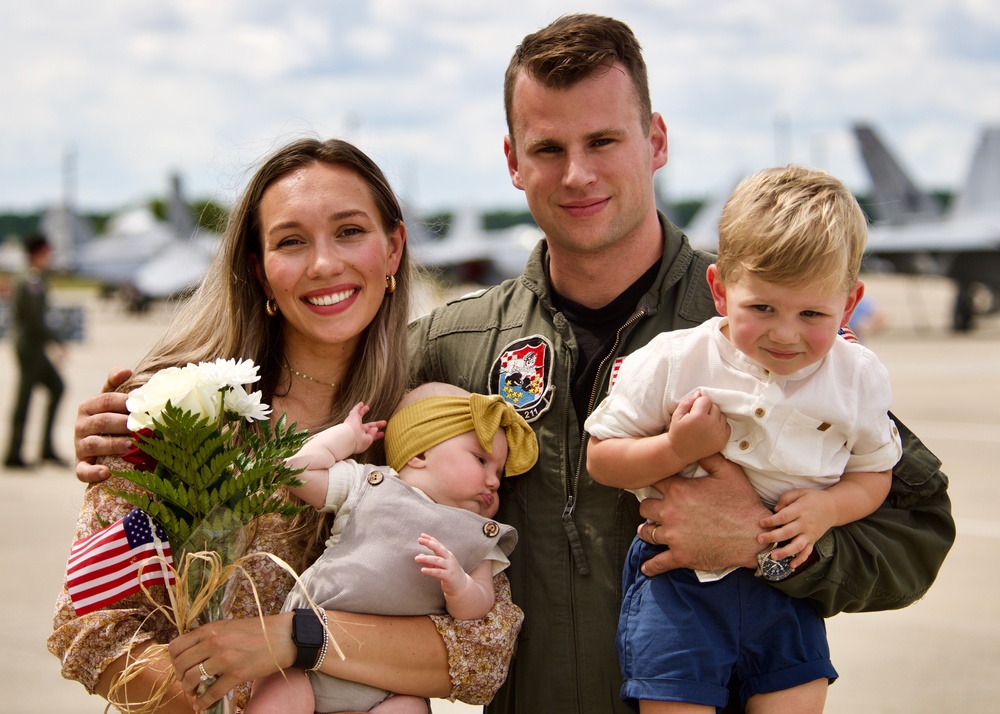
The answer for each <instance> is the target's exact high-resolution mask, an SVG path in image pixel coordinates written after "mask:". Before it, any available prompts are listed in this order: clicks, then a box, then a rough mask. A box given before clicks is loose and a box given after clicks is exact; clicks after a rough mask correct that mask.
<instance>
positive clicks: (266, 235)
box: [259, 162, 406, 351]
mask: <svg viewBox="0 0 1000 714" xmlns="http://www.w3.org/2000/svg"><path fill="white" fill-rule="evenodd" d="M259 215H260V229H261V241H262V253H263V265H262V268H263V271H262V272H263V275H262V278H263V283H264V290H265V292H266V293H267V295H268V296H269V297H272V298H274V300H275V301H276V302H277V304H278V309H279V310H280V312H281V314H282V316H283V317H284V319H285V321H286V322H285V329H286V337H287V338H290V339H293V340H296V341H298V340H300V339H302V338H304V339H305V340H306V341H314V342H319V343H323V344H337V345H342V346H345V347H348V348H349V349H350V350H351V351H353V348H354V346H355V345H356V344H357V342H358V339H359V337H360V335H361V334H362V333H363V332H364V330H365V329H366V328H367V327H368V325H370V324H371V322H372V320H373V319H374V318H375V315H376V313H377V312H378V309H379V306H381V304H382V300H383V299H384V297H385V289H386V288H385V278H386V276H387V275H390V274H392V273H395V272H396V270H397V269H398V267H399V262H400V258H401V255H402V249H403V243H404V241H405V236H406V233H405V229H404V228H403V226H402V225H400V226H399V227H397V228H396V229H395V230H394V231H392V232H391V233H388V234H387V233H386V231H385V228H384V226H383V225H382V221H381V219H380V216H379V212H378V209H377V208H376V205H375V202H374V200H373V198H372V195H371V191H370V189H369V188H368V186H367V184H366V183H365V182H364V180H363V179H362V178H361V177H360V176H358V175H357V174H356V173H354V172H353V171H351V170H349V169H345V168H342V167H339V166H333V165H329V164H324V163H320V162H316V163H312V164H309V165H307V166H304V167H302V168H299V169H296V170H294V171H292V172H291V173H288V174H286V175H285V176H282V177H281V178H280V179H278V180H276V181H275V182H274V183H272V184H271V185H270V186H268V188H267V190H266V191H265V192H264V195H263V198H262V199H261V202H260V208H259Z"/></svg>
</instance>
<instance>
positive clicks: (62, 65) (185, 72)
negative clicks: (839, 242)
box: [0, 0, 1000, 211]
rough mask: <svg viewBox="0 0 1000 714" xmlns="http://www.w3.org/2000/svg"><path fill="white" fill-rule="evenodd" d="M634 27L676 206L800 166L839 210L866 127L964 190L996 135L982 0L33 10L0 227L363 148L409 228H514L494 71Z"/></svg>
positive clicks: (266, 3)
mask: <svg viewBox="0 0 1000 714" xmlns="http://www.w3.org/2000/svg"><path fill="white" fill-rule="evenodd" d="M578 11H590V12H599V13H602V14H609V15H613V16H615V17H618V18H620V19H622V20H624V21H626V22H627V23H629V24H630V25H631V26H632V28H633V29H634V30H635V32H636V34H637V36H638V38H639V40H640V42H641V43H642V45H643V47H644V50H645V55H646V61H647V63H648V64H649V67H650V81H651V90H652V95H653V107H654V110H657V111H660V112H661V113H662V114H663V115H664V117H665V119H666V122H667V125H668V129H669V137H670V163H669V164H668V166H667V167H666V168H665V169H664V170H663V171H662V174H663V176H662V178H663V179H664V180H665V186H666V190H667V192H668V193H669V195H670V196H671V197H673V198H689V197H702V196H705V195H709V194H712V193H715V192H718V191H723V190H726V189H727V188H728V187H729V185H730V184H731V183H732V181H733V180H734V179H735V178H736V177H737V176H739V175H743V174H745V173H748V172H750V171H753V170H755V169H757V168H760V167H763V166H767V165H773V164H774V163H778V162H780V163H786V162H788V161H796V162H800V163H809V164H813V165H818V166H821V167H823V168H826V169H828V170H830V171H832V172H834V173H836V174H838V175H839V176H841V177H842V178H843V179H844V180H845V181H847V182H848V184H849V185H850V186H851V187H852V188H854V189H855V190H859V191H863V190H865V189H866V188H867V185H868V181H867V178H866V175H865V173H864V171H863V169H862V167H861V164H860V160H859V158H858V154H857V150H856V148H855V145H854V142H853V140H852V138H851V134H850V132H849V127H850V125H851V123H852V122H853V121H856V120H864V121H867V122H870V123H872V124H874V125H875V126H876V127H877V128H878V129H879V130H880V131H881V133H882V134H883V135H884V137H885V138H886V140H887V143H888V144H889V145H890V148H891V149H892V150H893V151H894V152H895V153H896V154H897V156H898V157H899V158H900V159H901V160H902V163H903V164H904V166H905V167H906V168H907V169H909V170H910V172H911V173H912V174H913V176H914V178H915V179H916V180H917V181H918V182H920V183H921V184H923V185H925V186H932V187H943V188H955V187H957V186H959V185H960V184H961V182H962V180H963V178H964V174H965V171H966V168H967V165H968V162H969V157H970V154H971V152H972V150H973V147H974V145H975V142H976V140H977V138H978V134H979V131H980V130H981V128H982V126H983V125H984V124H986V123H1000V4H998V3H997V2H996V0H918V1H916V2H915V1H914V0H829V1H828V2H807V1H806V0H659V1H656V0H610V1H607V2H593V1H586V0H577V1H575V2H571V1H569V0H505V2H489V3H487V2H475V1H474V0H369V1H367V2H366V1H365V0H158V1H157V2H150V1H148V0H87V1H86V2H80V1H79V0H31V2H21V3H8V4H7V5H6V6H5V8H4V14H3V19H2V21H0V88H2V90H0V98H2V99H0V101H2V103H3V104H2V106H3V111H2V112H0V210H32V209H36V208H40V207H44V206H47V205H50V204H52V203H55V202H58V201H59V200H60V199H61V198H62V195H63V192H64V185H67V183H66V182H64V180H63V176H64V172H63V169H62V167H63V166H64V165H65V164H66V162H65V161H64V158H65V157H66V156H67V155H68V156H71V157H72V161H71V163H72V165H74V166H75V170H74V171H73V172H71V174H70V175H72V176H73V177H74V178H73V180H72V181H70V182H68V185H69V186H70V189H71V195H72V198H73V201H74V203H75V204H76V205H77V206H79V207H81V208H83V209H84V210H110V209H114V208H119V207H123V206H126V205H129V204H131V203H135V202H139V201H142V200H145V199H147V198H149V197H153V196H162V195H164V194H165V192H166V187H167V185H168V176H169V174H170V173H171V172H178V173H179V174H180V175H181V176H182V177H183V180H184V186H185V192H186V194H187V195H188V196H189V197H191V198H213V199H215V200H219V201H221V202H224V203H229V202H231V201H232V200H233V198H234V197H235V195H236V194H237V193H238V192H239V190H240V188H241V186H242V185H243V183H244V181H245V180H246V177H247V175H246V167H247V166H248V165H251V164H252V163H253V162H255V161H256V160H258V159H259V158H260V157H261V156H262V155H263V154H265V153H267V152H269V151H270V150H271V149H273V148H275V147H277V146H279V145H281V144H283V143H285V142H286V141H288V140H291V139H294V138H297V137H300V136H302V135H306V134H311V135H318V136H321V137H328V136H341V137H344V138H347V139H349V140H351V141H354V142H355V143H357V144H359V145H360V146H361V147H362V148H364V149H365V150H366V151H368V152H369V153H370V154H371V155H372V156H373V157H374V158H375V159H376V161H378V162H379V163H380V164H381V165H382V166H383V168H384V169H385V170H386V172H387V174H388V175H389V176H390V179H391V180H392V181H393V183H394V185H395V186H396V188H397V190H398V191H399V192H400V193H401V194H402V195H403V196H404V197H406V198H408V199H409V200H410V201H411V202H413V203H415V204H416V205H417V206H419V207H421V208H422V209H423V210H425V211H435V210H445V209H449V208H452V207H455V206H456V205H458V204H466V205H468V204H474V205H479V206H481V207H483V208H484V209H496V208H515V209H517V208H522V207H523V206H524V201H523V198H522V196H521V194H520V192H519V191H517V190H516V189H514V188H513V187H512V186H511V185H510V182H509V179H508V176H507V171H506V168H505V164H504V161H503V155H502V151H501V146H502V137H503V134H504V131H505V125H504V119H503V106H502V95H501V93H502V80H503V72H504V69H505V67H506V65H507V62H508V60H509V59H510V55H511V53H512V52H513V50H514V47H515V46H516V45H517V43H518V42H519V40H520V39H521V38H522V37H523V36H524V35H525V34H527V33H529V32H532V31H534V30H536V29H538V28H540V27H542V26H544V25H545V24H547V23H548V22H550V21H551V20H553V19H554V18H556V17H558V16H559V15H561V14H564V13H568V12H578Z"/></svg>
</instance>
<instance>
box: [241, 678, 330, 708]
mask: <svg viewBox="0 0 1000 714" xmlns="http://www.w3.org/2000/svg"><path fill="white" fill-rule="evenodd" d="M284 674H285V676H284V677H282V676H281V672H276V673H275V674H271V675H268V676H267V677H264V678H263V679H258V680H256V681H254V683H253V687H252V688H251V690H250V701H249V702H248V703H247V707H246V709H244V710H243V714H313V712H315V711H316V698H315V697H314V696H313V688H312V684H310V682H309V678H308V677H306V673H305V672H304V671H302V670H301V669H286V670H285V673H284ZM286 678H287V679H286Z"/></svg>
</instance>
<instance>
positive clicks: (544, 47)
mask: <svg viewBox="0 0 1000 714" xmlns="http://www.w3.org/2000/svg"><path fill="white" fill-rule="evenodd" d="M616 62H618V63H620V64H621V65H622V66H623V67H624V68H625V71H626V72H628V75H629V77H630V78H631V80H632V86H633V87H634V88H635V93H636V99H637V104H638V109H639V120H640V121H641V122H642V127H643V131H648V130H649V123H650V117H651V116H652V104H651V102H650V99H649V77H648V73H647V71H646V62H645V60H643V58H642V47H640V46H639V41H638V40H637V39H636V38H635V35H634V34H633V33H632V30H631V29H629V26H628V25H626V24H625V23H623V22H621V21H620V20H615V19H614V18H611V17H603V16H601V15H585V14H580V15H563V16H562V17H560V18H559V19H558V20H556V21H555V22H553V23H552V24H550V25H548V26H547V27H543V28H542V29H541V30H538V31H537V32H534V33H532V34H530V35H528V36H526V37H525V38H524V39H523V40H522V41H521V44H520V45H518V46H517V49H516V50H514V56H513V57H511V59H510V64H509V65H507V73H506V75H505V76H504V83H503V100H504V111H505V112H506V115H507V132H508V133H509V134H510V136H511V140H512V141H513V137H514V117H513V95H514V84H515V82H517V78H518V75H519V74H520V73H521V72H524V74H525V75H527V76H528V77H530V78H531V79H533V80H534V81H536V82H538V83H539V84H541V85H542V86H543V87H548V88H551V89H568V88H569V87H572V86H573V85H574V84H576V83H577V82H581V81H583V80H584V79H587V78H588V77H590V76H591V75H593V74H594V73H595V72H597V71H599V70H602V69H603V70H605V71H606V70H607V69H610V68H611V66H612V65H613V64H614V63H616Z"/></svg>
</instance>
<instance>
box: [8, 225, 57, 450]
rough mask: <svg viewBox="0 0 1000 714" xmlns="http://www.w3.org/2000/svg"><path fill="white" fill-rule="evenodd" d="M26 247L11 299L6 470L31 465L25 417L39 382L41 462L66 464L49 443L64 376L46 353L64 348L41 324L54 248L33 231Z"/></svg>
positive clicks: (46, 326)
mask: <svg viewBox="0 0 1000 714" xmlns="http://www.w3.org/2000/svg"><path fill="white" fill-rule="evenodd" d="M24 247H25V250H26V251H27V253H28V269H27V270H26V271H25V272H24V273H23V274H22V275H21V276H20V277H19V278H18V279H17V281H16V282H15V284H14V289H13V290H12V292H11V301H10V322H11V329H12V337H13V340H12V341H13V344H14V351H15V352H16V354H17V366H18V370H19V373H20V379H19V382H18V387H17V396H16V401H15V403H14V411H13V412H12V414H11V427H10V441H9V443H8V445H7V455H6V457H5V459H4V465H5V466H6V467H7V468H9V469H24V468H28V467H29V464H28V463H27V462H26V461H25V460H24V458H23V457H22V453H21V447H22V443H23V441H24V425H25V422H26V421H27V418H28V406H29V404H30V403H31V392H32V390H33V389H34V388H35V385H41V386H43V387H45V389H47V390H48V392H49V402H48V406H47V409H46V412H45V426H44V431H43V432H42V433H43V441H42V454H41V460H42V461H43V462H45V461H48V462H50V463H54V464H56V465H58V466H65V465H66V462H65V461H63V459H61V458H60V457H59V455H58V454H57V453H56V451H55V447H54V446H53V443H52V425H53V423H54V422H55V419H56V410H57V409H58V408H59V401H60V400H61V399H62V395H63V380H62V377H61V376H59V370H57V369H56V366H55V364H54V363H53V361H52V360H51V359H50V358H49V354H48V352H47V349H49V347H50V345H55V346H56V347H57V349H58V352H59V353H60V354H61V352H62V340H61V339H60V337H59V336H58V335H57V334H56V333H55V332H54V331H53V330H52V329H50V328H49V326H48V325H46V323H45V313H46V311H47V310H48V281H47V278H46V273H47V271H48V268H49V262H50V261H51V259H52V246H51V245H49V241H48V240H47V239H46V238H45V236H43V235H42V234H40V233H33V234H31V235H29V236H28V237H27V238H26V239H25V241H24Z"/></svg>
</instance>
